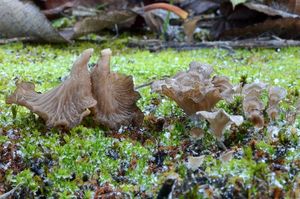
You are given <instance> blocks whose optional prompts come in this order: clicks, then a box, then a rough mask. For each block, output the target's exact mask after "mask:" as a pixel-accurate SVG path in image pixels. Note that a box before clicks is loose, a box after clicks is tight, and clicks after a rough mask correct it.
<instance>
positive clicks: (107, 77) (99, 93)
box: [91, 49, 144, 129]
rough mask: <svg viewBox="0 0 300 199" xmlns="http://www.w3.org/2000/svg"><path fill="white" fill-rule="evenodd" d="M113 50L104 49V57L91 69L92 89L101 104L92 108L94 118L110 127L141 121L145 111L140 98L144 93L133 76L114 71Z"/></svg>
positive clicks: (138, 123) (116, 127) (102, 54)
mask: <svg viewBox="0 0 300 199" xmlns="http://www.w3.org/2000/svg"><path fill="white" fill-rule="evenodd" d="M111 54H112V52H111V50H110V49H105V50H102V51H101V58H100V59H99V61H98V63H97V65H96V66H95V68H94V69H93V71H92V73H91V79H92V85H93V86H92V92H93V96H94V98H95V99H96V100H97V105H96V106H94V107H93V108H92V109H91V110H92V112H93V117H94V120H95V121H96V122H97V123H98V124H101V125H103V126H106V127H108V128H110V129H118V128H120V126H121V125H129V124H133V125H140V124H141V123H142V122H143V118H144V115H143V113H142V111H141V110H140V109H139V108H138V107H137V105H136V102H137V101H138V100H139V99H140V94H139V93H138V92H136V91H135V90H134V85H133V80H132V76H126V75H123V74H119V73H114V72H111V71H110V58H111Z"/></svg>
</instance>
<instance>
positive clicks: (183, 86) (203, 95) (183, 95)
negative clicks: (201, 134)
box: [151, 62, 230, 115]
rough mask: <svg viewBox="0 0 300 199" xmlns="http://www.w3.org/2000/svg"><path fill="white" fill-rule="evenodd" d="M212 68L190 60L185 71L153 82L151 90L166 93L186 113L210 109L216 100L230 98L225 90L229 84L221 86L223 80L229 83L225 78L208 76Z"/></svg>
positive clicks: (190, 113)
mask: <svg viewBox="0 0 300 199" xmlns="http://www.w3.org/2000/svg"><path fill="white" fill-rule="evenodd" d="M212 72H213V68H212V67H211V66H210V65H207V64H201V63H197V62H192V63H191V64H190V68H189V70H188V71H187V72H179V73H178V74H176V75H175V76H174V77H172V78H168V79H165V80H159V81H155V82H153V84H152V85H151V89H152V91H153V92H158V93H160V94H163V95H166V96H167V97H169V98H170V99H172V100H174V101H175V102H176V103H177V104H178V106H179V107H180V108H182V109H183V110H184V112H185V113H186V114H188V115H192V114H194V113H196V112H197V111H202V110H206V111H210V110H211V109H212V108H213V107H214V106H215V105H216V104H217V102H218V101H220V100H221V99H223V97H225V96H226V98H228V99H229V98H230V97H229V96H228V95H229V93H227V94H225V93H224V96H223V95H222V94H221V93H223V92H224V91H226V92H227V90H228V89H227V88H228V87H229V85H224V86H222V84H223V82H226V83H229V82H228V81H227V79H226V78H214V79H215V82H213V80H212V79H211V78H210V75H211V73H212Z"/></svg>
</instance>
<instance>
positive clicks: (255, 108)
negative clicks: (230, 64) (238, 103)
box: [242, 83, 266, 128]
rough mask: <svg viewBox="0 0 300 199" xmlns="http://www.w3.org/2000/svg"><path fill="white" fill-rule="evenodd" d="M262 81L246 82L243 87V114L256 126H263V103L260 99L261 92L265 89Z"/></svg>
mask: <svg viewBox="0 0 300 199" xmlns="http://www.w3.org/2000/svg"><path fill="white" fill-rule="evenodd" d="M265 87H266V84H264V83H252V84H246V85H245V87H244V88H243V92H242V93H243V95H244V100H243V110H244V112H245V116H246V117H247V118H248V119H249V120H250V121H251V122H252V123H253V124H254V125H255V126H256V127H258V128H260V127H263V125H264V117H263V114H262V111H263V110H264V104H263V103H262V101H261V99H260V95H261V92H262V91H263V90H264V89H265Z"/></svg>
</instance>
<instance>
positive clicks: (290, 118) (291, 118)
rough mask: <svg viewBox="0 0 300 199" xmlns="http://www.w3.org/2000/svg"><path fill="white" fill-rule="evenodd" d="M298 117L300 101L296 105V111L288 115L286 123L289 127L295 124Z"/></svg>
mask: <svg viewBox="0 0 300 199" xmlns="http://www.w3.org/2000/svg"><path fill="white" fill-rule="evenodd" d="M297 115H300V100H298V102H297V103H296V110H294V111H288V112H287V113H286V121H287V123H288V124H289V125H292V124H294V123H295V121H296V118H297Z"/></svg>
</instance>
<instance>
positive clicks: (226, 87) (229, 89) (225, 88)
mask: <svg viewBox="0 0 300 199" xmlns="http://www.w3.org/2000/svg"><path fill="white" fill-rule="evenodd" d="M212 83H213V84H214V86H215V87H216V88H218V89H219V92H220V95H221V97H222V99H224V100H225V101H227V102H230V103H231V102H233V95H234V93H235V90H234V87H233V86H232V85H231V83H230V82H229V78H228V77H226V76H215V77H214V78H213V79H212Z"/></svg>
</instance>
